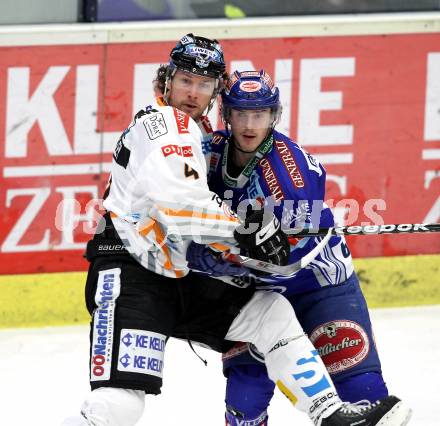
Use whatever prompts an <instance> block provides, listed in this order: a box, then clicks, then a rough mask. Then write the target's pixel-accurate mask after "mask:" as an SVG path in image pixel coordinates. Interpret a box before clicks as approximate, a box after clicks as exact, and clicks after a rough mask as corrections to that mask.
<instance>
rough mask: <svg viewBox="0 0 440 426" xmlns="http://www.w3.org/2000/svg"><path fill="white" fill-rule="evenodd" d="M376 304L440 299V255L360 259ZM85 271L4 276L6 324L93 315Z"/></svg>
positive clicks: (2, 318) (2, 321)
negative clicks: (87, 305) (88, 309)
mask: <svg viewBox="0 0 440 426" xmlns="http://www.w3.org/2000/svg"><path fill="white" fill-rule="evenodd" d="M355 267H356V271H357V273H358V276H359V278H360V282H361V285H362V289H363V291H364V293H365V296H366V298H367V301H368V303H369V306H370V307H397V306H416V305H433V304H440V270H439V269H440V256H439V255H423V256H400V257H388V258H386V257H384V258H369V259H358V260H355ZM85 276H86V274H85V273H83V272H70V273H69V272H66V273H50V274H47V273H46V274H29V275H4V276H0V291H1V299H2V303H1V304H0V328H14V327H40V326H47V325H70V324H78V323H85V322H88V321H89V315H88V313H87V312H86V309H85V303H84V284H85Z"/></svg>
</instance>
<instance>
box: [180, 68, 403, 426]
mask: <svg viewBox="0 0 440 426" xmlns="http://www.w3.org/2000/svg"><path fill="white" fill-rule="evenodd" d="M280 114H281V106H280V102H279V91H278V88H276V87H274V84H273V82H272V80H271V78H270V76H269V75H268V74H267V73H266V72H264V71H263V70H261V71H246V72H241V73H240V72H235V73H233V74H232V76H231V77H230V79H229V81H228V82H227V84H226V88H225V89H224V90H223V92H222V116H223V120H224V123H225V126H226V131H220V132H216V133H215V135H214V138H213V140H212V152H211V158H210V169H209V185H210V189H211V190H212V191H213V192H216V193H217V194H219V195H220V196H221V197H222V198H223V199H225V200H227V201H228V202H229V204H230V206H231V207H232V209H234V210H235V211H238V212H241V213H243V212H244V211H246V210H248V209H249V207H248V206H249V205H251V206H253V208H255V207H256V204H257V205H258V204H259V205H261V206H263V207H264V208H265V209H273V211H274V213H275V215H276V216H277V217H278V219H279V220H280V221H281V223H282V226H283V227H284V228H290V227H292V228H293V227H295V228H298V227H300V228H301V227H306V228H319V227H331V226H333V225H334V218H333V215H332V212H331V211H330V209H329V208H328V207H327V206H326V205H325V203H324V202H323V200H324V195H325V180H326V172H325V170H324V168H323V166H322V165H321V164H320V163H319V161H317V160H316V158H314V157H313V156H312V155H310V154H309V153H307V152H306V151H305V150H303V149H302V148H301V146H300V145H298V144H297V143H296V142H294V141H292V140H291V139H289V138H288V137H287V136H285V135H283V134H281V133H279V132H277V131H276V130H275V129H274V127H275V125H276V124H277V122H278V121H279V118H280ZM320 240H321V238H319V237H309V238H303V239H301V240H295V239H294V238H292V239H291V253H290V258H289V263H293V262H295V261H297V260H298V259H300V258H301V257H303V256H304V255H305V254H307V253H308V252H310V250H312V249H313V248H314V247H315V246H316V245H317V244H318V242H319V241H320ZM247 254H248V255H250V256H251V257H252V253H247ZM188 260H189V261H190V266H191V267H192V268H193V269H196V270H200V271H204V272H205V273H210V274H211V275H215V276H217V277H218V279H220V280H222V281H226V282H229V283H231V284H234V285H238V286H243V287H245V286H249V285H255V286H256V287H257V288H259V289H267V290H272V291H277V292H280V293H282V294H283V295H284V296H285V297H286V298H287V299H288V300H289V301H290V303H291V304H292V306H293V307H294V309H295V311H296V314H297V316H298V319H299V321H300V323H301V325H302V327H303V329H304V331H305V332H306V333H307V334H308V335H309V338H310V339H311V341H312V343H314V345H315V347H316V348H317V350H318V352H319V354H320V355H321V357H322V359H323V361H324V363H325V365H326V367H327V369H328V371H329V372H330V374H331V377H332V379H333V381H334V382H335V385H336V388H337V391H338V393H339V395H340V397H341V399H342V400H343V401H350V402H353V403H354V402H356V401H360V400H367V401H370V402H371V403H373V404H374V402H375V401H377V400H380V399H382V398H384V397H386V396H387V395H388V390H387V386H386V384H385V382H384V379H383V376H382V371H381V365H380V361H379V357H378V354H377V350H376V346H375V343H374V338H373V333H372V328H371V323H370V318H369V314H368V308H367V305H366V302H365V299H364V297H363V295H362V292H361V289H360V286H359V281H358V279H357V277H356V273H355V272H354V268H353V263H352V258H351V254H350V250H349V249H348V247H347V245H346V243H345V240H344V237H343V236H334V237H332V238H331V239H330V240H329V242H328V243H327V245H326V246H325V247H324V249H323V250H322V252H321V253H320V254H319V255H318V256H317V257H316V258H315V259H314V260H313V261H312V262H311V263H310V264H309V266H308V267H306V268H305V269H303V270H301V271H299V272H298V273H297V274H296V275H295V276H293V277H289V278H286V277H283V276H276V275H262V274H256V273H253V272H251V271H249V270H245V269H242V270H240V273H239V274H238V272H237V270H235V269H234V268H230V267H228V264H227V263H226V262H224V261H220V260H218V259H217V258H216V257H215V256H214V255H212V254H211V253H210V252H209V249H207V248H206V247H203V246H196V245H193V247H192V248H191V250H190V251H189V253H188ZM232 274H235V276H231V275H232ZM259 358H260V356H259V354H258V353H257V352H256V350H255V349H253V348H252V347H250V346H249V345H247V344H237V345H236V346H235V347H234V348H233V349H232V350H230V351H229V352H228V353H226V354H224V355H223V366H224V374H225V376H226V377H227V388H226V400H225V401H226V425H227V426H239V425H240V426H251V425H252V426H265V425H267V422H268V415H267V408H268V406H269V403H270V400H271V398H272V396H273V392H274V388H275V384H274V383H273V382H272V381H271V380H270V379H269V378H268V375H267V371H266V368H265V365H264V363H263V362H264V359H259ZM281 390H283V389H281ZM290 397H291V399H292V396H290ZM294 398H295V397H294V396H293V399H294ZM365 404H367V403H364V405H360V406H359V409H360V410H362V409H363V408H362V407H365ZM367 405H368V404H367ZM409 416H410V410H409V409H407V410H402V416H401V419H400V420H398V421H397V422H396V423H395V424H396V425H397V424H399V425H404V424H406V423H407V421H408V420H409ZM335 424H338V423H335ZM362 424H363V423H362Z"/></svg>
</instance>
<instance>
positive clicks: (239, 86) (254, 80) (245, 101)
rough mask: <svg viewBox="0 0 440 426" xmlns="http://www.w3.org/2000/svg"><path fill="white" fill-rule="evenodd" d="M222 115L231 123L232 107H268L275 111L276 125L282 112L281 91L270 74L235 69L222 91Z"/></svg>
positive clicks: (244, 108)
mask: <svg viewBox="0 0 440 426" xmlns="http://www.w3.org/2000/svg"><path fill="white" fill-rule="evenodd" d="M221 97H222V117H223V120H224V121H225V123H229V118H230V113H231V109H241V110H246V109H266V108H270V109H271V110H272V112H273V115H274V119H273V123H272V126H274V125H275V124H276V123H277V122H278V120H279V117H280V114H281V104H280V92H279V90H278V87H276V86H275V84H274V83H273V81H272V79H271V78H270V76H269V74H267V73H266V71H264V70H260V71H242V72H239V71H235V72H234V73H233V74H232V75H231V76H230V77H229V79H228V81H227V82H226V84H225V88H224V89H223V90H222V92H221Z"/></svg>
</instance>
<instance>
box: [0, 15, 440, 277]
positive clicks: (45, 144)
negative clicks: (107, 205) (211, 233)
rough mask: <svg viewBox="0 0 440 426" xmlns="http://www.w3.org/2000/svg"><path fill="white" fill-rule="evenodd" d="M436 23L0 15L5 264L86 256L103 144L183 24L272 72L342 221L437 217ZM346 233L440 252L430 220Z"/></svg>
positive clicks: (19, 269) (290, 126)
mask: <svg viewBox="0 0 440 426" xmlns="http://www.w3.org/2000/svg"><path fill="white" fill-rule="evenodd" d="M439 29H440V13H423V14H388V15H368V16H359V15H357V16H349V15H347V16H326V17H294V18H277V19H269V18H267V19H262V18H261V19H257V18H255V19H246V20H243V21H230V20H214V21H203V20H198V21H182V22H153V23H151V22H144V23H127V24H81V25H66V26H62V25H53V26H26V27H23V26H21V27H3V28H0V170H1V177H0V179H1V183H0V208H1V210H2V218H1V220H0V274H15V273H38V272H62V271H66V272H68V271H81V270H85V269H86V267H87V264H86V262H85V260H84V259H83V258H82V257H81V254H82V251H83V249H84V245H85V241H86V240H87V239H89V238H90V234H91V233H93V231H94V226H96V220H97V212H99V211H100V196H101V194H102V193H103V190H104V187H105V185H106V183H107V180H108V172H109V169H110V164H111V157H112V154H111V152H112V151H113V148H114V146H115V144H116V142H117V140H118V138H119V136H120V134H121V132H122V131H123V130H124V128H125V127H126V126H127V125H128V123H129V122H130V121H131V118H132V116H133V113H134V112H136V111H137V110H138V109H139V108H141V107H144V106H145V103H148V102H149V101H150V100H151V98H152V96H153V92H152V84H151V81H152V79H153V77H154V73H155V71H156V69H157V67H158V65H159V64H160V63H163V62H166V61H167V56H168V52H169V51H170V49H171V47H172V46H173V44H174V43H175V40H176V39H178V38H179V37H180V36H182V35H183V34H185V33H186V32H189V31H194V32H196V33H197V34H202V35H209V36H210V37H218V38H219V39H220V40H221V41H222V43H223V45H224V50H225V57H226V60H227V62H228V64H229V69H230V70H231V69H241V70H243V69H249V68H261V67H264V68H265V69H266V70H267V71H268V72H269V73H270V74H272V75H273V77H274V79H275V81H276V84H277V85H278V86H279V87H280V91H281V101H282V103H283V111H284V112H283V115H282V119H281V123H280V125H279V129H280V130H283V131H284V132H286V133H289V134H290V135H291V136H292V137H294V138H296V139H298V141H299V142H300V143H301V144H302V145H303V146H304V148H305V149H307V150H309V151H310V152H312V153H313V154H314V155H315V156H316V157H317V158H318V159H319V160H320V161H322V163H323V164H324V165H325V167H326V169H327V181H328V188H327V194H326V201H327V203H328V204H329V205H330V206H331V207H332V208H333V210H334V212H335V215H336V217H337V219H338V222H339V223H340V224H341V225H342V224H346V225H350V224H361V225H363V224H381V223H424V222H437V221H440V218H439V216H440V196H439V193H440V172H439V169H440V115H439V114H440V113H439V111H440V84H439V83H438V75H440V31H439ZM211 118H212V121H213V127H214V128H216V127H218V126H221V122H220V120H219V119H218V115H217V110H216V109H214V111H213V113H212V114H211ZM349 245H350V248H351V250H352V253H353V255H354V256H355V257H370V256H371V257H372V256H376V257H377V256H396V255H406V254H412V255H415V254H424V253H427V254H429V253H439V252H440V238H438V236H432V235H417V236H414V235H399V236H395V235H392V236H370V237H368V238H363V237H362V238H357V237H356V238H353V239H351V240H350V241H349Z"/></svg>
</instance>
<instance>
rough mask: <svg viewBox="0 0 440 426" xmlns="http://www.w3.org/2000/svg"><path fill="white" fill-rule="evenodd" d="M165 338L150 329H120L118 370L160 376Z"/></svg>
mask: <svg viewBox="0 0 440 426" xmlns="http://www.w3.org/2000/svg"><path fill="white" fill-rule="evenodd" d="M165 339H166V336H165V335H163V334H160V333H154V332H152V331H144V330H133V329H127V328H125V329H122V330H121V337H120V343H119V355H118V370H119V371H124V372H130V373H140V374H148V375H151V376H156V377H162V370H163V358H164V351H165Z"/></svg>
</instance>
